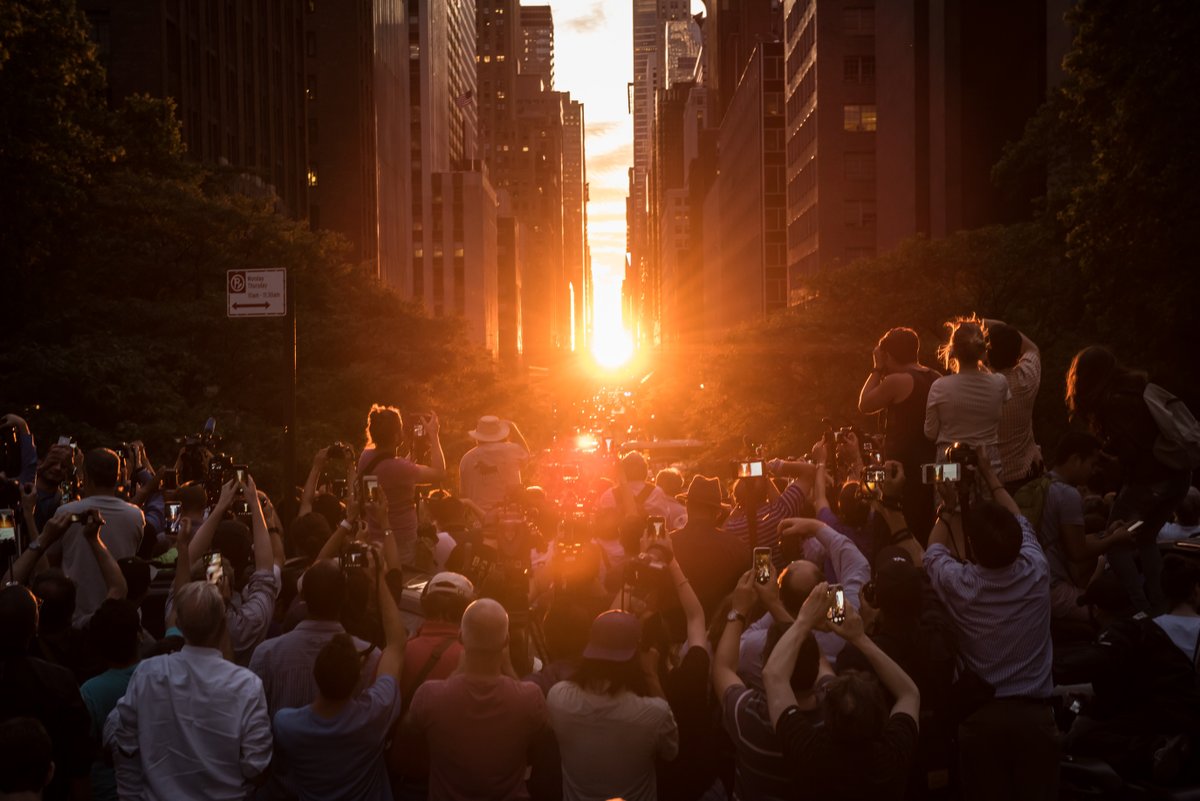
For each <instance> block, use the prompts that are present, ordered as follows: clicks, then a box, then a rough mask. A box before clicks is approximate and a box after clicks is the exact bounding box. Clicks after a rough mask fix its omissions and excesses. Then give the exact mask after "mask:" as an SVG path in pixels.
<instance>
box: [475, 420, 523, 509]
mask: <svg viewBox="0 0 1200 801" xmlns="http://www.w3.org/2000/svg"><path fill="white" fill-rule="evenodd" d="M468 434H469V435H470V437H471V439H473V440H475V447H474V448H472V449H471V450H469V451H467V452H466V453H465V454H464V455H463V458H462V461H461V462H459V464H458V483H459V489H460V490H461V491H462V497H463V498H465V499H467V500H469V501H471V502H472V503H474V504H475V505H476V506H478V507H479V508H480V509H482V510H483V511H484V512H490V511H491V510H492V509H494V508H495V507H496V506H499V505H500V504H503V503H504V502H505V501H507V500H508V499H509V497H510V495H511V494H512V492H513V491H514V490H516V489H518V488H520V487H521V468H522V467H524V466H525V463H526V462H528V461H529V445H528V444H527V443H526V442H525V438H524V437H523V436H521V432H520V430H519V429H518V428H517V424H516V423H514V422H512V421H511V420H501V419H500V418H498V417H495V416H492V415H485V416H483V417H481V418H479V423H478V425H476V426H475V430H474V431H470V432H468ZM510 437H511V440H510Z"/></svg>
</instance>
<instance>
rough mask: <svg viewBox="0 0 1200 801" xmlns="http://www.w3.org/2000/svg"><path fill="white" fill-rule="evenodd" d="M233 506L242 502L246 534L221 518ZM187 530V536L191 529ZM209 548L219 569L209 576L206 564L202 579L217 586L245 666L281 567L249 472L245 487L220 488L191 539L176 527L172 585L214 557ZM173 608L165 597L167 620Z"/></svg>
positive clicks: (261, 634)
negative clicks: (246, 513)
mask: <svg viewBox="0 0 1200 801" xmlns="http://www.w3.org/2000/svg"><path fill="white" fill-rule="evenodd" d="M238 499H241V500H238ZM235 501H238V502H239V503H245V504H246V505H247V507H248V508H249V515H250V530H249V531H247V528H246V524H245V523H243V522H242V521H240V520H237V519H227V518H226V513H228V512H230V511H231V510H232V507H233V505H234V502H235ZM187 531H188V534H189V535H190V533H191V528H190V526H188V527H187ZM214 544H216V545H217V551H215V552H214V555H215V559H216V561H217V565H219V567H220V570H219V571H215V570H213V571H208V568H209V567H215V566H214V565H206V571H208V572H207V576H208V578H209V579H210V580H214V583H217V584H218V585H219V586H220V588H221V591H222V594H223V595H224V597H225V599H226V601H227V602H228V609H227V615H228V621H227V622H228V626H227V632H228V635H229V644H230V647H231V648H232V652H233V658H234V661H235V662H237V663H238V664H239V665H246V664H249V662H250V656H251V654H252V653H253V652H254V649H255V647H256V646H257V645H258V644H259V643H261V642H262V641H263V640H264V639H265V638H266V636H267V627H268V626H270V624H271V620H272V616H273V615H274V613H275V599H276V597H278V595H279V585H280V581H281V571H280V568H281V567H282V562H279V563H278V564H277V561H276V554H275V551H274V549H273V547H272V543H271V536H270V534H269V533H268V532H267V520H266V517H265V516H264V514H263V507H262V502H261V500H260V498H259V494H258V490H257V488H256V486H255V483H254V478H253V476H251V475H250V474H248V473H247V474H246V483H245V484H242V483H241V482H239V481H238V480H237V479H233V480H231V481H229V482H227V483H226V484H225V485H224V486H223V487H222V488H221V496H220V498H218V499H217V504H216V506H214V507H213V509H212V512H211V513H210V514H209V516H208V519H207V520H205V521H204V523H203V525H201V526H200V528H199V530H197V531H196V532H195V537H194V538H190V537H187V536H185V534H184V528H180V532H179V539H178V540H177V542H176V547H177V548H178V549H179V557H178V560H177V561H176V563H175V572H176V584H177V585H178V584H179V583H180V582H181V580H182V579H184V578H190V577H191V567H192V565H193V564H196V563H197V562H199V561H200V560H201V559H211V558H213V557H210V556H209V551H210V549H211V548H212V546H213V545H214ZM181 574H182V576H181ZM221 577H223V578H221ZM172 604H173V597H172V595H169V596H168V597H167V616H168V618H169V617H170V615H171V609H172Z"/></svg>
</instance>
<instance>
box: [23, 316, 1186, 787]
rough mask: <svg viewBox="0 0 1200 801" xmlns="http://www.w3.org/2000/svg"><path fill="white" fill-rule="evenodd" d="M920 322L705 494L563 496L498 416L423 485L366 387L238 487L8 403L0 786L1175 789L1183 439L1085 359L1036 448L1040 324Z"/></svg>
mask: <svg viewBox="0 0 1200 801" xmlns="http://www.w3.org/2000/svg"><path fill="white" fill-rule="evenodd" d="M948 331H949V336H948V338H947V342H946V343H945V344H944V346H943V347H942V349H941V351H940V353H939V355H940V356H941V362H940V364H939V365H938V368H937V369H935V368H933V367H930V366H925V365H922V364H920V361H919V358H918V354H919V350H920V348H919V341H918V338H917V335H916V333H915V332H913V331H912V330H910V329H905V328H897V329H893V330H891V331H888V332H887V333H886V334H884V335H883V337H882V338H881V339H880V340H879V345H878V347H877V348H876V349H875V352H874V354H873V364H872V369H871V372H870V375H869V376H868V377H867V379H866V381H865V383H864V384H863V388H862V392H861V395H860V398H859V404H858V405H859V411H860V412H862V413H864V414H867V415H879V416H880V418H881V429H882V432H883V435H882V438H881V439H879V440H876V439H872V438H870V437H868V436H867V435H865V434H863V433H862V432H860V431H857V430H852V429H843V430H840V431H834V430H832V429H831V430H830V431H828V432H827V434H826V435H825V436H823V437H822V438H821V439H820V440H819V441H818V442H816V443H814V444H813V446H812V448H811V450H810V453H809V454H808V456H807V457H806V458H805V459H803V460H792V459H780V458H775V459H768V458H765V455H763V454H751V457H752V458H750V459H748V460H740V461H738V462H737V463H736V464H735V468H736V469H735V470H734V471H733V472H734V473H735V474H736V475H737V476H738V477H737V478H736V479H735V480H732V481H730V480H729V478H728V477H726V476H714V475H703V474H701V473H696V474H694V475H690V476H689V475H687V472H688V470H687V466H682V468H683V469H681V468H680V466H662V467H663V469H661V470H658V471H657V473H655V472H654V471H653V470H652V468H655V467H658V466H657V465H653V464H651V463H650V462H649V461H648V460H647V458H646V456H645V455H644V454H642V453H639V452H637V451H630V452H627V453H623V454H621V453H619V448H617V447H614V448H613V449H612V452H611V454H609V458H610V464H609V467H610V475H609V476H608V477H607V478H606V480H605V481H604V482H603V483H602V486H600V487H597V488H596V491H595V492H593V493H591V494H590V495H589V496H588V497H587V498H581V497H579V496H578V495H574V494H573V495H572V497H571V503H570V504H563V503H556V502H555V499H554V498H552V497H548V496H547V493H546V492H545V491H543V490H542V489H540V488H539V487H537V486H532V485H531V484H530V481H529V479H530V474H531V471H530V465H531V460H532V459H533V457H534V454H533V452H532V451H531V448H530V446H529V444H528V443H527V442H526V441H525V439H524V437H523V436H522V434H521V432H520V430H519V428H518V426H517V425H516V424H515V423H514V422H512V421H510V420H504V419H501V418H498V417H494V416H485V417H483V418H481V419H480V420H479V421H478V424H477V425H476V427H475V429H474V430H472V431H471V432H469V433H470V436H471V437H472V439H473V440H474V441H475V447H474V448H473V449H471V450H470V451H469V452H467V453H466V454H465V455H464V456H463V457H462V459H461V461H460V463H459V465H458V468H457V470H453V469H451V468H448V466H447V463H446V457H445V454H444V452H443V448H442V445H441V442H440V423H439V420H438V417H437V416H436V415H435V414H424V415H411V414H409V415H402V414H401V413H400V412H399V411H398V410H397V409H395V408H392V407H385V406H376V407H373V408H372V409H371V411H370V413H369V416H368V421H367V426H366V431H365V445H364V447H363V448H362V449H361V451H360V450H358V449H356V448H354V447H351V446H348V445H345V444H343V443H337V444H335V445H332V446H330V447H329V448H325V449H322V450H321V451H319V452H318V453H317V454H316V455H315V457H314V460H313V465H312V470H311V472H310V474H309V476H308V479H307V481H306V483H305V485H304V487H303V488H297V491H296V493H295V494H294V495H293V494H288V493H284V494H283V496H281V497H279V498H277V499H276V501H277V502H272V500H271V499H270V498H269V497H268V496H267V494H266V493H265V492H263V491H262V490H261V489H260V488H259V487H258V486H257V485H256V482H255V478H254V475H253V472H252V471H251V470H250V469H249V467H248V466H247V465H240V464H236V463H234V462H233V460H232V459H230V458H227V457H225V456H224V455H223V454H221V453H220V443H219V441H217V440H216V438H215V437H213V436H211V435H201V436H197V437H194V438H188V440H187V442H186V443H185V444H184V445H183V447H182V449H181V450H180V452H179V454H178V458H177V460H176V462H175V463H174V464H173V465H172V466H161V467H158V468H157V469H156V468H154V467H153V465H152V463H151V461H150V460H149V458H148V457H147V454H146V451H145V448H144V447H143V446H142V445H141V443H138V442H132V443H128V444H124V443H123V444H121V446H120V447H118V448H113V449H109V448H104V447H96V448H92V449H90V450H84V449H81V448H78V447H77V446H76V445H75V443H73V442H71V441H70V440H69V439H68V438H64V439H62V440H60V441H59V443H57V444H55V445H52V446H50V447H49V448H45V449H42V450H40V451H39V449H38V447H37V446H36V443H35V442H34V439H33V436H32V435H31V433H30V431H29V427H28V425H27V424H26V422H25V420H23V419H21V418H20V417H17V416H15V415H7V416H6V417H5V418H4V420H3V426H4V427H5V428H7V429H11V431H12V432H13V433H14V435H15V436H14V437H13V439H12V441H13V442H15V443H16V444H17V445H16V447H17V450H16V451H15V452H14V455H13V458H12V459H10V463H9V464H8V465H6V466H5V470H6V473H5V484H4V492H7V493H9V494H10V496H11V497H13V498H14V500H15V503H14V509H13V510H0V515H4V520H2V521H0V525H3V528H2V529H0V558H3V559H4V560H5V562H6V564H5V566H6V567H7V570H6V573H5V576H4V581H5V582H6V586H5V587H4V588H3V590H0V796H2V797H4V798H8V797H13V798H18V797H20V798H38V797H45V798H52V799H68V798H70V799H82V798H95V799H112V798H122V799H183V798H197V799H200V798H204V799H245V798H266V799H380V800H381V801H382V799H393V798H394V799H418V798H420V799H425V798H428V799H437V800H438V801H441V800H442V799H455V800H458V799H524V798H531V799H552V800H553V801H558V800H559V799H565V800H566V801H585V800H588V801H590V800H591V799H597V800H599V801H602V800H603V799H609V798H623V799H628V800H629V801H648V800H650V799H655V798H663V799H680V801H683V800H684V799H689V800H699V799H713V800H714V801H715V800H716V799H729V798H736V799H740V800H741V801H759V800H761V801H768V800H770V799H787V798H805V799H807V798H845V799H889V798H890V799H900V798H912V799H922V798H964V799H1039V798H1045V799H1052V798H1057V797H1058V793H1059V787H1060V783H1061V782H1063V781H1066V780H1067V779H1066V777H1064V776H1063V775H1062V773H1061V771H1062V769H1063V764H1064V763H1063V761H1062V760H1063V757H1064V755H1068V754H1069V755H1071V756H1072V757H1074V758H1075V759H1076V760H1078V761H1079V762H1080V764H1083V763H1087V764H1097V765H1101V766H1103V767H1104V768H1105V769H1107V770H1111V771H1112V772H1113V774H1114V775H1115V776H1117V777H1118V778H1119V781H1124V782H1130V783H1150V784H1154V785H1166V786H1172V785H1180V784H1185V783H1189V782H1196V781H1198V780H1200V762H1198V759H1197V754H1198V753H1200V751H1198V750H1197V748H1196V746H1200V742H1196V741H1195V733H1196V732H1197V731H1200V685H1198V684H1197V660H1198V658H1200V561H1197V559H1200V548H1195V547H1194V546H1200V492H1198V491H1197V490H1196V488H1195V487H1193V486H1192V481H1193V471H1194V470H1195V468H1196V467H1197V466H1200V429H1198V428H1197V425H1196V422H1195V420H1194V419H1193V418H1192V417H1191V415H1190V413H1189V412H1188V411H1187V409H1186V407H1185V406H1183V404H1182V403H1181V402H1179V401H1178V399H1176V398H1174V397H1173V396H1171V395H1170V394H1169V393H1168V392H1167V391H1166V390H1164V389H1162V388H1161V387H1159V386H1157V385H1155V384H1152V383H1149V382H1148V380H1147V378H1146V376H1145V375H1143V374H1141V373H1138V372H1137V371H1135V370H1132V369H1129V368H1127V367H1125V366H1124V365H1121V364H1120V363H1118V362H1117V361H1116V359H1115V358H1114V356H1113V355H1112V353H1111V352H1109V351H1108V350H1106V349H1103V348H1099V347H1092V348H1087V349H1085V350H1083V351H1081V352H1080V353H1079V354H1077V355H1076V356H1075V358H1074V360H1073V362H1072V364H1071V366H1070V370H1069V373H1068V378H1067V386H1066V388H1065V403H1066V405H1067V408H1068V410H1069V412H1070V414H1071V418H1072V421H1073V426H1072V429H1071V430H1070V431H1067V432H1064V433H1063V434H1062V435H1061V436H1060V437H1059V438H1058V440H1057V442H1055V443H1054V444H1053V447H1046V448H1045V449H1044V450H1043V448H1042V447H1041V446H1040V445H1039V443H1038V442H1037V441H1036V438H1035V436H1034V429H1033V422H1032V415H1033V406H1034V400H1035V399H1036V398H1037V396H1038V394H1039V390H1040V383H1041V371H1042V368H1041V361H1040V359H1041V356H1040V352H1039V350H1038V347H1037V346H1036V344H1034V343H1033V342H1032V341H1030V340H1029V339H1028V338H1027V337H1025V336H1024V335H1023V334H1022V333H1021V332H1020V331H1018V330H1016V329H1015V328H1013V327H1011V326H1008V325H1006V324H1004V323H1003V322H1000V321H996V320H981V319H975V318H970V319H961V320H956V321H953V322H952V323H950V324H948ZM942 371H944V373H943V372H942ZM18 454H19V455H18ZM685 488H686V489H685ZM1164 543H1169V544H1172V545H1170V548H1171V549H1172V550H1175V551H1178V552H1179V553H1178V554H1175V553H1172V554H1171V555H1168V556H1166V557H1165V558H1164V557H1163V555H1162V553H1163V550H1164V548H1166V547H1167V545H1165V544H1164ZM1189 555H1190V556H1189ZM1064 688H1065V689H1064ZM1083 688H1085V689H1083Z"/></svg>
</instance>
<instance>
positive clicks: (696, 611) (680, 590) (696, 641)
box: [669, 553, 708, 648]
mask: <svg viewBox="0 0 1200 801" xmlns="http://www.w3.org/2000/svg"><path fill="white" fill-rule="evenodd" d="M669 569H670V571H671V580H672V581H673V582H674V583H675V594H676V595H678V596H679V606H680V607H681V608H682V609H683V615H684V619H685V620H686V621H687V646H688V647H689V648H692V647H699V648H703V647H704V645H705V643H706V642H707V641H708V629H707V627H706V626H705V622H704V606H703V605H701V603H700V599H699V598H698V597H697V596H696V591H695V590H694V589H692V583H691V582H690V581H688V578H687V576H685V575H684V574H683V569H682V568H680V567H679V562H677V561H676V560H675V556H674V554H673V553H672V555H671V564H670V568H669Z"/></svg>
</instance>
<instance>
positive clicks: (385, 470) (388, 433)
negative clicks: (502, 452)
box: [356, 405, 446, 565]
mask: <svg viewBox="0 0 1200 801" xmlns="http://www.w3.org/2000/svg"><path fill="white" fill-rule="evenodd" d="M421 425H422V426H423V429H422V434H423V436H424V438H425V439H426V440H428V442H429V453H430V463H429V464H428V465H422V464H416V463H415V462H413V461H411V460H409V459H407V458H405V457H403V456H400V455H399V454H398V452H397V451H398V449H399V448H400V446H401V444H402V443H403V442H404V437H405V428H404V419H403V418H402V417H401V416H400V411H399V410H398V409H395V408H392V407H390V406H379V405H375V406H372V407H371V412H370V414H369V415H368V417H367V447H365V448H363V452H362V454H361V455H359V457H358V470H357V476H358V478H357V481H358V484H359V487H358V490H359V491H358V492H357V495H356V497H357V498H358V499H359V501H360V502H372V501H374V500H375V498H373V497H372V493H373V492H376V491H378V490H373V489H372V488H371V487H372V486H377V487H378V488H379V490H382V492H383V494H384V496H385V497H386V498H387V509H388V525H389V526H390V530H391V536H392V538H393V540H394V541H395V543H396V545H397V547H399V549H400V559H401V563H402V564H406V565H411V564H413V563H414V560H415V559H416V554H417V485H418V484H433V483H435V482H438V481H441V480H442V479H444V478H445V477H446V456H445V454H444V453H443V452H442V442H441V440H440V439H439V438H438V432H439V426H438V418H437V415H436V414H431V415H429V416H428V417H425V418H422V421H421ZM366 522H367V539H370V540H375V541H379V540H381V539H382V538H383V529H382V528H381V527H380V525H379V524H378V522H376V521H375V520H374V519H372V518H368V519H367V521H366Z"/></svg>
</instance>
